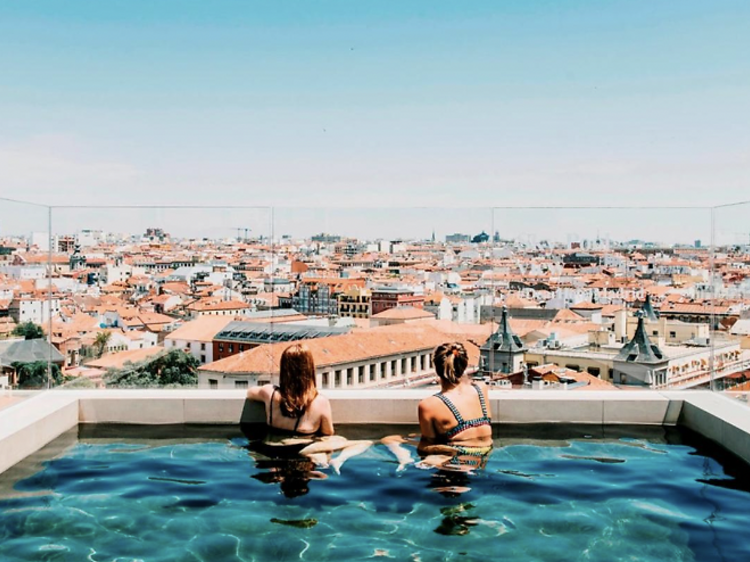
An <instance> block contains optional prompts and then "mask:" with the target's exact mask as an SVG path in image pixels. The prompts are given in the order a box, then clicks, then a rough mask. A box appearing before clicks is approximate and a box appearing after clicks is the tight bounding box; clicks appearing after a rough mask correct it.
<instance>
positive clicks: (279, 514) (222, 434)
mask: <svg viewBox="0 0 750 562" xmlns="http://www.w3.org/2000/svg"><path fill="white" fill-rule="evenodd" d="M399 430H400V431H403V428H399ZM144 431H145V430H144V429H143V428H136V429H132V428H131V429H127V428H123V427H118V428H114V429H113V428H98V429H97V428H95V429H88V430H87V429H82V430H81V434H80V436H79V437H78V438H75V437H73V441H72V443H71V444H70V445H67V446H66V443H65V442H64V440H63V442H62V445H60V443H58V445H57V446H58V448H60V447H62V451H60V452H59V454H57V456H56V457H55V458H53V459H52V460H47V461H45V462H44V463H43V464H41V465H40V464H35V463H37V460H36V459H29V460H28V461H24V463H22V465H19V466H18V467H16V468H15V469H13V470H11V471H9V472H8V473H6V474H5V475H2V476H0V560H84V561H85V560H90V561H92V562H102V561H105V560H106V561H110V560H117V561H118V562H124V561H126V560H144V561H167V560H169V561H175V560H186V561H209V560H210V561H224V560H228V561H234V560H242V561H251V560H259V561H260V560H274V561H281V560H336V561H342V560H373V559H381V558H382V559H385V560H388V559H394V560H415V561H417V560H422V561H428V560H523V561H526V562H527V561H532V560H545V561H551V560H601V561H613V560H658V561H660V562H663V561H672V560H674V561H677V560H680V561H684V560H696V561H700V562H703V561H707V560H721V559H727V560H745V559H748V558H749V557H750V542H748V541H746V540H745V538H744V537H746V528H747V513H750V482H749V481H748V475H747V472H748V471H747V466H746V465H740V464H734V461H733V460H732V459H731V458H730V457H729V456H725V455H724V454H723V453H722V452H721V451H720V450H715V449H712V448H711V446H710V445H709V444H708V443H707V442H706V441H704V440H702V439H701V438H700V437H699V436H697V435H695V434H692V433H689V432H687V431H686V430H678V429H663V428H658V429H656V428H654V429H644V428H616V429H615V428H612V429H609V428H605V429H602V428H595V429H591V428H585V427H582V428H574V427H564V428H561V427H554V428H550V427H546V428H496V436H495V437H496V438H495V449H494V450H493V452H492V454H491V456H490V457H489V459H488V461H487V464H486V466H485V467H484V468H483V469H479V470H474V471H472V472H471V473H463V472H454V471H438V470H435V469H429V470H428V469H420V468H417V467H415V466H413V465H409V466H407V467H406V468H405V469H403V470H399V465H398V463H397V462H396V460H395V457H394V456H393V454H392V453H391V452H390V451H389V450H388V449H387V448H386V447H385V446H383V445H382V444H376V445H374V446H373V447H371V448H370V449H369V450H367V451H366V452H365V453H363V454H361V455H359V456H357V457H354V458H352V459H350V460H348V461H347V462H346V463H345V464H344V465H343V467H342V468H341V472H340V474H337V473H336V472H335V471H334V470H333V469H332V468H323V469H317V468H316V467H313V466H311V465H309V464H307V463H304V462H298V461H292V462H290V461H273V460H268V459H262V458H260V457H259V456H258V455H257V454H256V453H253V452H251V451H249V450H248V448H247V444H248V441H247V439H246V438H245V437H244V436H242V435H241V434H239V433H238V432H236V430H234V429H231V428H215V427H214V428H210V429H205V428H204V429H198V428H192V429H191V428H180V429H179V431H180V432H182V433H181V435H179V436H178V437H175V436H174V435H166V434H162V435H149V438H143V432H144ZM149 431H154V430H149ZM160 431H164V430H163V429H162V430H160ZM392 431H393V428H361V427H360V428H355V427H350V428H343V431H342V432H343V433H345V434H348V436H350V437H352V438H375V437H379V436H383V435H385V434H386V433H390V432H392ZM118 435H119V436H118ZM136 436H137V437H136ZM67 438H68V439H71V437H70V436H68V437H67ZM407 448H410V447H407ZM410 449H411V453H412V455H413V456H415V457H416V454H415V452H414V450H413V447H411V448H410ZM50 450H54V446H53V447H52V449H50ZM19 475H25V476H24V477H22V478H21V479H20V480H18V478H19ZM462 490H465V491H463V493H459V492H460V491H462Z"/></svg>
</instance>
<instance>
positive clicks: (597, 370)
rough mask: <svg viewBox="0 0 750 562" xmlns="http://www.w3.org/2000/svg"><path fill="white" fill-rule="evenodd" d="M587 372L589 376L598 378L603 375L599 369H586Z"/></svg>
mask: <svg viewBox="0 0 750 562" xmlns="http://www.w3.org/2000/svg"><path fill="white" fill-rule="evenodd" d="M586 371H588V373H589V375H593V376H595V377H598V376H599V374H600V373H601V370H599V368H598V367H589V368H588V369H586Z"/></svg>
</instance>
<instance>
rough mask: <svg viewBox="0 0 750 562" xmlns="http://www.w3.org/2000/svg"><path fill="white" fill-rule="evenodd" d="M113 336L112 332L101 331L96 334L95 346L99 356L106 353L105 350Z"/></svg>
mask: <svg viewBox="0 0 750 562" xmlns="http://www.w3.org/2000/svg"><path fill="white" fill-rule="evenodd" d="M111 337H112V332H99V333H98V334H96V338H95V339H94V347H95V348H96V353H97V357H101V356H102V355H104V350H105V349H107V344H108V343H109V340H110V338H111Z"/></svg>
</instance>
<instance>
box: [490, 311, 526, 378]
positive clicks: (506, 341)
mask: <svg viewBox="0 0 750 562" xmlns="http://www.w3.org/2000/svg"><path fill="white" fill-rule="evenodd" d="M526 350H527V347H526V345H525V344H524V343H523V342H522V341H521V338H519V337H518V336H517V335H516V334H514V333H513V329H512V328H511V327H510V318H509V317H508V309H507V308H503V313H502V316H501V318H500V325H499V326H498V328H497V330H496V331H495V333H494V334H492V335H491V336H490V337H489V339H488V340H487V341H486V342H485V343H484V345H482V347H481V348H480V353H481V357H482V360H481V370H482V372H483V373H489V374H494V373H513V372H516V371H518V370H519V369H520V368H521V364H522V363H523V359H524V353H525V352H526Z"/></svg>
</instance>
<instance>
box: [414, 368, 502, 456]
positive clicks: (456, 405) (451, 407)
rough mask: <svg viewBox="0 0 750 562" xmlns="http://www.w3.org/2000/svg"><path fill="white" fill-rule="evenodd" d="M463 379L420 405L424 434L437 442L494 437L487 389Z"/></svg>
mask: <svg viewBox="0 0 750 562" xmlns="http://www.w3.org/2000/svg"><path fill="white" fill-rule="evenodd" d="M483 386H484V385H482V386H480V385H478V384H476V383H473V382H471V381H469V380H462V382H461V383H459V384H457V385H456V386H454V387H453V388H450V389H446V390H444V391H443V392H440V393H438V394H436V395H434V396H430V397H429V398H425V399H424V400H423V401H422V403H421V404H420V411H419V418H420V421H424V423H422V435H423V436H424V437H426V438H427V439H430V440H431V441H433V442H435V443H451V442H469V441H471V442H473V441H476V440H481V441H483V442H484V441H488V440H491V437H492V426H491V419H490V411H489V404H487V398H486V396H487V395H486V390H485V389H484V388H482V387H483Z"/></svg>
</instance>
